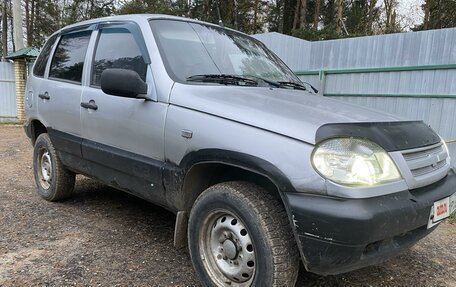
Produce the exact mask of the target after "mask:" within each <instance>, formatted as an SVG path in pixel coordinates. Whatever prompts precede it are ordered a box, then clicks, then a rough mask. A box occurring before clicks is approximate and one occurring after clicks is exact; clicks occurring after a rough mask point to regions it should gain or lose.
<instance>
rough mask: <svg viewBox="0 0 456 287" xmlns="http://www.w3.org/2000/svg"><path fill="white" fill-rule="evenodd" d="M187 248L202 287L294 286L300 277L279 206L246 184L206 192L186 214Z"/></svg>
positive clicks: (292, 241) (224, 185)
mask: <svg viewBox="0 0 456 287" xmlns="http://www.w3.org/2000/svg"><path fill="white" fill-rule="evenodd" d="M224 214H227V215H225V216H224ZM233 219H236V221H234V220H233ZM233 223H234V224H233ZM230 224H231V226H230ZM239 230H240V232H238V231H239ZM245 237H247V238H248V239H247V241H246V239H245ZM249 240H251V243H252V244H250V246H249V244H247V245H245V242H248V241H249ZM228 241H230V242H228ZM218 242H220V246H217V244H218ZM222 242H223V243H222ZM226 242H227V243H226ZM243 242H244V243H243ZM188 245H189V250H190V256H191V259H192V263H193V266H194V268H195V270H196V273H197V274H198V276H199V278H200V280H201V282H202V283H203V285H204V286H280V287H284V286H294V285H295V283H296V280H297V277H298V271H299V266H300V264H299V251H298V248H297V246H296V241H295V238H294V235H293V231H292V229H291V225H290V222H289V219H288V216H287V213H286V211H285V209H284V207H283V205H282V203H281V202H280V201H279V200H277V199H276V198H274V197H273V196H272V195H271V194H270V193H269V192H267V191H266V190H264V189H262V188H260V187H258V186H256V185H253V184H250V183H246V182H226V183H220V184H217V185H214V186H212V187H210V188H208V189H207V190H205V191H204V192H203V193H202V194H201V195H200V196H199V197H198V198H197V200H196V201H195V204H194V205H193V208H192V210H191V212H190V219H189V226H188ZM252 245H253V246H252ZM214 250H219V251H214ZM233 250H237V251H233ZM249 252H251V253H249ZM217 253H219V254H217ZM203 257H204V259H203ZM247 258H249V259H247ZM245 260H249V261H248V262H247V265H246V263H245ZM231 261H233V262H231ZM236 263H237V264H236ZM233 264H234V265H233ZM226 266H228V267H226ZM240 266H241V267H240ZM230 268H232V269H230ZM233 268H234V269H233ZM249 268H253V271H252V270H251V269H249ZM238 269H240V270H242V272H243V273H240V272H238ZM233 270H234V271H233ZM244 271H245V273H244ZM227 274H228V275H227ZM233 274H234V275H233ZM239 274H241V276H238V275H239ZM242 276H244V277H242ZM239 277H240V278H239ZM249 277H250V278H249Z"/></svg>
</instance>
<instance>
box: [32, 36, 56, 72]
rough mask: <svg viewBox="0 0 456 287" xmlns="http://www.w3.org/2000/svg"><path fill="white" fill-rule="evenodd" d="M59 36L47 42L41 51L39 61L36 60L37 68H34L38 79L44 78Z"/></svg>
mask: <svg viewBox="0 0 456 287" xmlns="http://www.w3.org/2000/svg"><path fill="white" fill-rule="evenodd" d="M56 39H57V35H54V36H52V37H51V38H49V40H48V41H47V42H46V44H45V45H44V47H43V50H42V51H41V53H40V55H39V56H38V59H36V62H35V66H34V67H33V75H35V76H37V77H44V72H45V71H46V65H47V62H48V60H49V55H50V54H51V51H52V47H53V46H54V43H55V40H56Z"/></svg>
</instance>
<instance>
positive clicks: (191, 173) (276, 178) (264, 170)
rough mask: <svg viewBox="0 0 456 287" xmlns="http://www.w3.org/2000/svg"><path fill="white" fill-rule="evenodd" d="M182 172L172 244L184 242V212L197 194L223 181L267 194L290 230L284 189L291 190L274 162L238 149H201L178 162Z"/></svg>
mask: <svg viewBox="0 0 456 287" xmlns="http://www.w3.org/2000/svg"><path fill="white" fill-rule="evenodd" d="M179 167H180V169H181V170H183V171H184V173H183V180H182V188H181V196H180V200H178V203H177V205H178V206H179V207H178V208H177V209H178V210H179V211H178V215H177V219H176V226H175V233H174V246H175V247H176V248H182V247H184V246H186V241H187V219H188V218H187V214H189V213H190V210H191V208H192V206H193V204H194V203H195V201H196V199H197V198H198V196H199V195H200V194H201V193H202V192H203V191H204V190H206V189H207V188H208V187H210V186H212V185H215V184H218V183H221V182H226V181H233V180H238V181H247V182H251V183H254V184H257V185H259V186H261V187H262V188H264V189H265V190H267V191H268V192H269V193H271V194H272V195H273V196H274V197H276V198H277V200H278V201H279V202H280V203H281V204H282V205H283V207H284V208H285V210H286V212H287V214H288V219H289V222H290V225H291V227H292V230H293V233H294V235H295V239H296V240H298V238H297V237H296V229H295V226H294V225H293V224H292V222H293V215H292V213H291V210H290V208H289V204H288V202H287V199H286V197H285V196H284V195H283V193H284V192H295V189H294V187H293V186H292V184H291V182H290V181H289V179H288V178H287V177H286V176H285V174H284V173H283V172H282V171H280V170H279V169H278V168H277V167H276V166H275V165H274V164H272V163H270V162H268V161H266V160H264V159H261V158H258V157H255V156H252V155H248V154H245V153H241V152H236V151H227V150H220V149H205V150H199V151H196V152H191V153H189V154H187V155H186V156H185V157H184V158H183V159H182V161H181V164H180V165H179Z"/></svg>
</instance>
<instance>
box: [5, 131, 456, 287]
mask: <svg viewBox="0 0 456 287" xmlns="http://www.w3.org/2000/svg"><path fill="white" fill-rule="evenodd" d="M31 162H32V147H31V145H30V143H29V141H28V139H27V138H26V136H25V135H24V132H23V130H22V127H18V126H5V125H3V126H2V125H0V286H199V284H198V279H197V277H196V275H195V272H194V271H193V269H192V265H191V262H190V259H189V257H188V254H187V252H185V251H178V250H175V249H174V248H173V247H172V242H173V228H174V219H175V218H174V215H173V214H171V213H170V212H168V211H165V210H164V209H162V208H160V207H157V206H155V205H152V204H149V203H147V202H145V201H142V200H140V199H137V198H135V197H133V196H130V195H128V194H125V193H122V192H119V191H116V190H114V189H112V188H109V187H107V186H104V185H101V184H98V183H96V182H95V181H93V180H91V179H88V178H85V177H82V176H81V177H79V176H78V180H77V183H76V190H75V195H74V196H73V197H72V198H71V199H68V200H66V201H64V202H59V203H49V202H46V201H44V200H42V199H40V198H39V196H38V195H37V193H36V191H35V184H34V181H33V175H32V168H31V166H32V164H31ZM297 286H414V287H416V286H456V225H454V224H449V223H443V224H441V225H440V226H439V227H438V228H437V230H436V231H435V232H434V233H432V234H431V235H430V236H429V237H427V238H426V239H424V240H422V241H421V242H420V243H419V244H417V245H416V246H415V247H413V248H412V249H411V250H410V251H408V252H406V253H405V254H403V255H401V256H399V257H397V258H395V259H393V260H391V261H389V262H387V263H384V264H382V265H379V266H374V267H368V268H364V269H362V270H358V271H355V272H351V273H347V274H343V275H339V276H328V277H321V276H317V275H313V274H309V273H305V272H301V274H300V277H299V281H298V284H297Z"/></svg>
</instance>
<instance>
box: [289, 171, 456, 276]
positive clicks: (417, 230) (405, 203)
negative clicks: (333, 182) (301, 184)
mask: <svg viewBox="0 0 456 287" xmlns="http://www.w3.org/2000/svg"><path fill="white" fill-rule="evenodd" d="M455 192H456V174H455V173H454V172H453V171H450V173H449V174H448V176H446V177H445V178H444V179H442V180H440V181H438V182H436V183H434V184H431V185H429V186H426V187H422V188H418V189H414V190H411V191H403V192H398V193H394V194H389V195H385V196H378V197H373V198H364V199H344V198H335V197H325V196H318V195H309V194H303V193H286V194H285V195H286V198H287V201H288V205H289V207H290V211H291V213H292V216H293V222H294V230H295V234H296V237H297V240H298V245H299V248H300V251H301V256H302V258H303V262H304V265H305V266H306V269H307V270H308V271H311V272H314V273H317V274H322V275H330V274H339V273H344V272H348V271H352V270H355V269H359V268H361V267H365V266H368V265H372V264H377V263H380V262H383V261H385V260H387V259H389V258H391V257H394V256H396V255H398V254H399V253H400V252H402V251H404V250H406V249H408V248H410V247H411V246H413V245H414V244H415V243H416V242H417V241H418V240H420V239H421V238H423V237H425V236H426V235H427V234H429V233H430V232H432V231H433V230H434V229H435V227H433V228H430V229H427V223H428V220H429V214H430V212H431V206H432V205H433V203H434V202H435V201H437V200H440V199H442V198H445V197H448V196H450V195H452V194H453V193H455Z"/></svg>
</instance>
